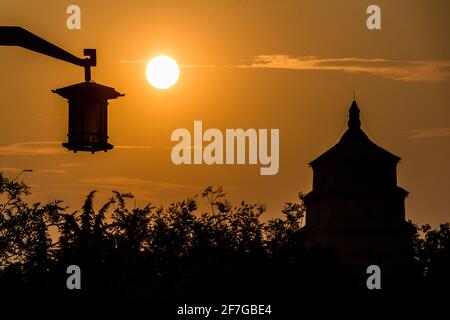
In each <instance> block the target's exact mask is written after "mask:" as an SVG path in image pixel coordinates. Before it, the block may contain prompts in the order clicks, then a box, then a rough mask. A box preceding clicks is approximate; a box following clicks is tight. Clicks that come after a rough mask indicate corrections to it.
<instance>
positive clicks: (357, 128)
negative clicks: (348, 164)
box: [309, 101, 400, 166]
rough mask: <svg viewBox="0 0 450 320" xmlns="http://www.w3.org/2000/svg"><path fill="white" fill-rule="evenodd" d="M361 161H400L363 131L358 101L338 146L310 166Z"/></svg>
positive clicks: (351, 107) (350, 112)
mask: <svg viewBox="0 0 450 320" xmlns="http://www.w3.org/2000/svg"><path fill="white" fill-rule="evenodd" d="M359 159H361V160H363V159H364V160H367V159H374V160H385V161H391V162H395V163H396V162H398V161H399V160H400V158H399V157H397V156H396V155H394V154H392V153H390V152H389V151H386V150H385V149H383V148H381V147H380V146H378V145H377V144H375V143H374V142H372V141H371V140H370V139H369V138H368V137H367V135H366V134H365V133H364V131H363V130H362V129H361V122H360V120H359V107H358V105H357V103H356V101H353V102H352V105H351V106H350V110H349V120H348V129H347V130H346V131H345V133H344V134H343V135H342V137H341V139H340V140H339V142H338V143H337V144H335V145H334V146H333V147H331V148H330V149H329V150H328V151H326V152H325V153H323V154H322V155H320V156H319V157H317V158H316V159H315V160H313V161H311V162H310V163H309V165H310V166H315V165H318V164H321V163H325V162H336V161H346V160H359Z"/></svg>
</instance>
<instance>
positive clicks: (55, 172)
mask: <svg viewBox="0 0 450 320" xmlns="http://www.w3.org/2000/svg"><path fill="white" fill-rule="evenodd" d="M66 172H67V171H66V170H61V169H43V170H41V171H39V173H50V174H63V173H66Z"/></svg>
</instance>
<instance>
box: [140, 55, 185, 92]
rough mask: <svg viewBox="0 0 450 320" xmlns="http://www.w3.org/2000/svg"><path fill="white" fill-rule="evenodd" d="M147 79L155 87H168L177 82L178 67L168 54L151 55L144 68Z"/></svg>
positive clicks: (178, 75) (162, 88)
mask: <svg viewBox="0 0 450 320" xmlns="http://www.w3.org/2000/svg"><path fill="white" fill-rule="evenodd" d="M145 76H146V77H147V81H148V82H149V83H150V84H151V85H152V86H153V87H155V88H156V89H161V90H164V89H168V88H170V87H172V86H173V85H174V84H175V83H177V81H178V78H179V77H180V69H179V68H178V64H177V62H176V61H175V60H174V59H172V58H171V57H169V56H156V57H153V58H152V59H151V60H150V61H149V62H148V63H147V67H146V68H145Z"/></svg>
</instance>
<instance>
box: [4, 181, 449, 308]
mask: <svg viewBox="0 0 450 320" xmlns="http://www.w3.org/2000/svg"><path fill="white" fill-rule="evenodd" d="M29 192H30V189H29V187H28V186H27V185H25V184H24V183H23V182H18V181H14V180H11V179H8V178H7V177H5V176H4V175H3V174H1V173H0V196H1V197H2V198H1V199H2V203H1V204H0V298H1V297H2V296H3V297H5V296H13V295H30V296H32V295H42V294H50V295H53V296H55V295H59V296H79V297H84V296H86V297H93V296H103V297H104V296H114V297H117V296H120V297H126V298H127V299H152V301H167V300H173V301H175V300H179V301H185V300H188V299H204V300H205V299H206V300H207V299H218V298H220V297H226V298H229V297H233V298H234V299H238V298H239V297H245V298H247V299H248V300H252V299H260V300H256V301H261V300H264V301H265V300H267V299H269V300H270V297H272V298H274V297H275V298H278V299H289V298H294V297H295V299H297V298H298V297H300V296H302V295H305V296H306V295H314V294H318V295H324V294H330V295H333V294H336V293H340V292H342V291H349V292H358V293H362V294H367V289H366V287H365V277H366V275H365V274H354V273H352V272H350V271H349V270H350V269H349V268H347V266H346V265H345V264H344V263H342V262H341V261H340V260H339V259H338V257H336V256H335V255H334V254H333V252H332V250H331V249H329V248H324V247H314V248H308V249H306V248H305V247H304V245H303V244H304V239H303V236H302V232H301V227H302V221H303V220H302V219H304V215H305V207H304V205H303V202H302V195H301V194H300V195H299V201H298V202H294V203H286V204H285V206H284V209H283V210H282V213H283V218H277V219H271V220H267V221H264V222H263V220H262V219H261V217H262V215H263V214H264V212H265V208H264V206H263V205H260V204H250V203H246V202H241V203H240V204H239V205H237V206H233V205H232V204H231V203H230V202H228V201H227V200H226V198H225V193H224V191H223V190H222V188H221V187H208V188H206V189H205V191H204V192H203V193H202V194H201V195H198V196H195V197H193V198H191V199H187V200H184V201H181V202H177V203H173V204H171V205H170V206H169V207H167V208H162V207H155V206H153V205H147V206H145V207H130V206H129V205H128V204H127V202H128V200H130V199H132V198H133V196H132V195H131V194H128V193H120V192H113V193H112V196H111V198H110V199H109V200H108V201H107V202H106V203H105V204H104V205H103V206H102V207H101V208H100V209H99V210H95V208H94V196H95V191H93V192H91V193H89V195H88V196H87V198H86V201H85V203H84V205H83V207H82V208H81V210H79V211H75V212H69V210H68V208H66V207H64V206H63V202H62V201H53V202H50V203H46V204H41V203H34V204H29V203H27V202H26V201H25V200H24V197H25V196H26V195H28V194H29ZM199 201H205V202H206V203H207V204H208V210H206V212H199V211H200V210H199V209H198V202H199ZM411 225H412V227H413V228H414V233H415V234H414V237H413V246H414V257H411V262H412V263H411V265H409V266H408V268H410V269H408V270H404V271H405V272H404V273H403V274H404V275H405V278H404V279H401V280H399V282H398V286H397V287H395V286H394V287H393V288H394V289H395V290H399V289H401V290H405V291H409V292H411V291H410V290H414V292H419V291H420V292H426V291H427V290H434V291H435V292H437V290H441V289H445V288H446V287H448V285H449V284H450V281H449V279H450V276H449V270H450V225H449V223H446V224H442V225H441V226H440V227H439V228H438V229H432V228H431V227H430V226H428V225H426V226H421V227H418V226H416V225H414V224H412V223H411ZM69 265H78V266H79V267H80V268H81V272H82V277H81V278H82V290H72V291H71V290H68V289H67V287H66V279H67V277H68V274H67V273H66V269H67V267H68V266H69Z"/></svg>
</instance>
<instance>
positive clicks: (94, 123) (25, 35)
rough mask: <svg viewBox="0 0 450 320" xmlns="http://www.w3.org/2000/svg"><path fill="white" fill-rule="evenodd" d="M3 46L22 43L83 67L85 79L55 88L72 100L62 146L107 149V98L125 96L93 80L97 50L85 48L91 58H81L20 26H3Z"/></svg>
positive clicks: (82, 148) (1, 27)
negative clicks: (92, 73)
mask: <svg viewBox="0 0 450 320" xmlns="http://www.w3.org/2000/svg"><path fill="white" fill-rule="evenodd" d="M0 45H4V46H19V47H23V48H26V49H29V50H32V51H35V52H39V53H42V54H45V55H47V56H50V57H53V58H56V59H59V60H63V61H66V62H69V63H72V64H75V65H77V66H81V67H83V68H84V79H85V82H82V83H78V84H74V85H71V86H68V87H65V88H60V89H56V90H52V91H53V92H54V93H57V94H59V95H60V96H62V97H64V98H66V99H67V100H68V102H69V132H68V134H67V136H68V142H66V143H63V144H62V145H63V146H64V147H65V148H67V149H69V150H71V151H73V152H77V151H89V152H92V153H95V152H96V151H108V150H110V149H112V148H113V145H111V144H109V143H108V112H107V106H108V100H110V99H116V98H118V97H122V96H124V94H121V93H119V92H117V91H116V90H114V88H110V87H107V86H104V85H101V84H97V83H95V82H93V81H91V67H94V66H96V65H97V54H96V50H95V49H84V55H85V56H88V57H89V58H78V57H76V56H74V55H72V54H71V53H69V52H67V51H65V50H63V49H61V48H59V47H57V46H56V45H54V44H52V43H50V42H48V41H46V40H44V39H42V38H40V37H38V36H36V35H34V34H32V33H31V32H29V31H27V30H25V29H23V28H20V27H4V26H0Z"/></svg>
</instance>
